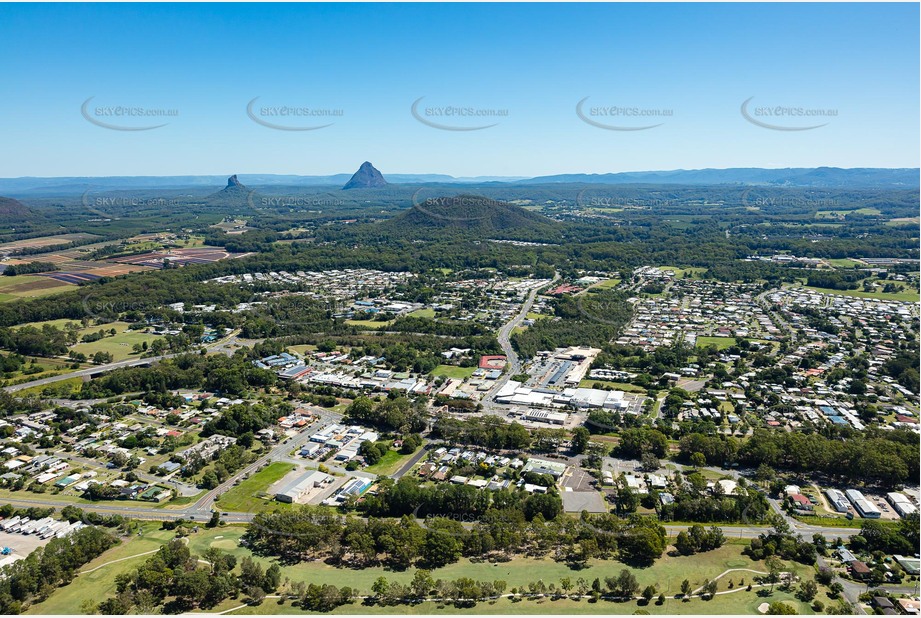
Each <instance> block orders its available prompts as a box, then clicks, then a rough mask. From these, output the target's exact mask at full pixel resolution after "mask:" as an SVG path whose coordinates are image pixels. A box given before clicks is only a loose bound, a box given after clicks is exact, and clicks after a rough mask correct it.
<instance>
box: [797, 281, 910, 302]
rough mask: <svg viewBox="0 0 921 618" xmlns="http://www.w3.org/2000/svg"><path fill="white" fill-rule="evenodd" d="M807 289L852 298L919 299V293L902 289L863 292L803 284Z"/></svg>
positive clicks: (907, 300) (906, 300)
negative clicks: (892, 291) (898, 290)
mask: <svg viewBox="0 0 921 618" xmlns="http://www.w3.org/2000/svg"><path fill="white" fill-rule="evenodd" d="M803 287H804V288H805V289H807V290H812V291H813V292H822V293H823V294H834V295H836V296H851V297H854V298H876V299H879V300H900V301H905V302H915V303H916V302H918V300H919V299H921V295H919V294H918V292H916V291H910V290H906V291H902V292H895V293H886V292H864V291H863V290H832V289H829V288H815V287H812V286H808V285H804V286H803Z"/></svg>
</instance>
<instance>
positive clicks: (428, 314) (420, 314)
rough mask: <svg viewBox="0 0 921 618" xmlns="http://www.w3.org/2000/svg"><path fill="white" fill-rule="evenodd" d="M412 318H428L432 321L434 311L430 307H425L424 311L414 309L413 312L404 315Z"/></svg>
mask: <svg viewBox="0 0 921 618" xmlns="http://www.w3.org/2000/svg"><path fill="white" fill-rule="evenodd" d="M406 315H408V316H410V317H413V318H428V319H432V318H434V317H435V310H434V309H432V308H431V307H426V308H424V309H416V310H415V311H410V312H409V313H408V314H406Z"/></svg>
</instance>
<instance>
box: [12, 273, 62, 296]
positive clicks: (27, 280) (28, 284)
mask: <svg viewBox="0 0 921 618" xmlns="http://www.w3.org/2000/svg"><path fill="white" fill-rule="evenodd" d="M72 289H73V288H72V287H71V286H70V285H69V284H67V283H64V282H63V281H55V280H54V279H50V278H48V277H40V276H37V275H17V276H15V277H4V276H0V302H5V301H10V300H17V299H20V298H36V297H39V296H49V295H51V294H57V293H59V292H66V291H68V290H72Z"/></svg>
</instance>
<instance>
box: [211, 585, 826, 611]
mask: <svg viewBox="0 0 921 618" xmlns="http://www.w3.org/2000/svg"><path fill="white" fill-rule="evenodd" d="M775 601H782V602H784V603H787V604H788V605H790V606H792V607H794V608H795V609H796V610H797V613H799V614H803V615H809V614H814V613H815V612H813V611H812V608H811V607H809V604H808V603H803V602H801V601H799V600H798V599H797V598H796V597H795V596H794V595H793V594H791V593H789V592H782V591H780V590H776V589H775V590H774V593H773V594H771V595H770V596H765V597H760V596H758V595H757V592H756V590H752V591H751V592H746V591H745V590H741V591H739V592H735V593H732V594H726V595H717V596H716V597H715V598H714V599H713V600H711V601H704V600H702V599H700V598H693V599H691V600H690V601H687V602H685V601H682V600H681V599H675V598H671V597H669V598H667V599H666V600H665V602H664V603H663V604H662V605H658V604H657V602H656V600H655V599H653V602H652V603H649V604H648V605H644V604H641V603H640V602H639V601H630V602H625V603H614V602H611V601H599V602H597V603H592V602H590V601H589V600H588V599H583V600H581V601H572V600H570V599H557V600H553V599H550V598H544V599H535V600H526V601H524V600H523V601H518V602H513V601H511V600H509V599H499V600H497V601H494V602H487V603H477V604H476V605H475V606H474V607H465V608H462V609H457V608H455V607H454V606H453V605H451V604H447V605H445V604H437V603H419V604H417V605H395V606H389V607H381V606H378V605H365V604H363V603H359V602H356V603H352V604H351V605H343V606H342V607H338V608H336V609H335V610H333V611H332V612H330V613H331V614H341V615H349V614H382V615H383V614H403V615H411V616H415V615H433V614H445V615H451V614H454V615H457V614H472V615H490V614H508V615H531V614H551V615H560V614H564V615H568V614H571V615H603V614H614V615H629V614H635V613H637V612H638V611H640V610H642V611H644V612H646V613H648V614H650V615H703V616H706V615H719V614H750V615H760V614H759V612H758V606H759V605H761V604H762V603H765V602H766V603H773V602H775ZM234 603H235V604H236V605H234ZM238 605H242V603H241V602H240V601H232V602H230V603H225V604H222V605H220V606H219V607H218V608H215V610H216V611H220V610H226V609H230V608H233V607H236V606H238ZM314 613H315V612H305V611H303V610H301V609H299V608H298V607H297V606H296V605H292V604H291V601H286V602H285V603H284V604H279V603H278V599H266V600H265V601H263V602H262V604H261V605H258V606H255V607H245V608H243V609H240V610H237V611H234V612H231V613H230V614H229V615H272V614H314Z"/></svg>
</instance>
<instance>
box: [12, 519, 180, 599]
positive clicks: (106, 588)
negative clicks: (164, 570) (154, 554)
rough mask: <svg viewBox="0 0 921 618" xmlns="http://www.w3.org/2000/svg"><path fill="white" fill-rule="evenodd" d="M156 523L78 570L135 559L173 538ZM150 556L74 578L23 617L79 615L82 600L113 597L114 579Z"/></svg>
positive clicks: (148, 525)
mask: <svg viewBox="0 0 921 618" xmlns="http://www.w3.org/2000/svg"><path fill="white" fill-rule="evenodd" d="M159 528H160V524H159V523H156V524H154V523H150V524H145V525H144V526H142V528H141V535H140V536H138V535H137V534H136V533H135V535H134V536H132V537H130V538H127V539H126V538H123V539H122V542H121V543H119V544H118V545H116V546H115V547H113V548H112V549H110V550H109V551H107V552H105V553H104V554H102V555H101V556H99V557H98V558H96V559H95V560H93V561H91V562H89V563H87V564H86V565H84V566H83V567H81V568H80V572H81V573H83V572H86V571H90V570H92V569H96V567H99V566H101V565H104V564H106V563H108V562H112V561H113V560H121V559H123V558H129V557H130V556H137V555H138V554H143V553H145V552H149V551H152V550H156V549H159V548H160V546H161V545H163V544H164V543H166V542H167V541H169V540H170V539H172V538H173V537H174V536H175V532H173V531H172V530H160V529H159ZM147 558H149V555H146V556H138V557H136V558H130V559H128V560H122V561H121V562H115V563H114V564H109V565H107V566H103V567H102V568H99V569H97V570H93V571H92V572H91V573H84V574H83V575H77V577H76V578H74V580H73V581H72V582H71V583H70V584H69V585H67V586H64V587H62V588H58V589H57V590H55V591H54V593H53V594H52V595H51V596H50V597H48V599H46V600H45V601H44V602H42V603H38V604H36V605H32V606H31V607H30V608H29V609H28V611H26V612H25V613H26V614H79V613H80V606H81V605H82V604H83V603H84V602H85V601H93V602H95V603H99V602H100V601H103V600H105V599H107V598H109V597H113V596H115V578H116V576H118V575H121V574H122V573H128V572H130V571H131V570H132V569H136V568H137V567H138V566H140V565H141V564H142V563H143V562H144V561H145V560H146V559H147Z"/></svg>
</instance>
